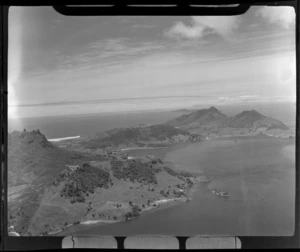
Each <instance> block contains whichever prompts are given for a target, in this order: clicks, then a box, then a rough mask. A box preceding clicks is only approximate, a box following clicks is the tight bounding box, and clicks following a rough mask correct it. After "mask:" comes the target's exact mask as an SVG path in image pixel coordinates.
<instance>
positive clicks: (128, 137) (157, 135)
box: [82, 125, 198, 149]
mask: <svg viewBox="0 0 300 252" xmlns="http://www.w3.org/2000/svg"><path fill="white" fill-rule="evenodd" d="M197 139H198V135H195V134H191V133H189V132H187V131H185V130H182V129H177V128H175V127H172V126H170V125H151V126H147V127H136V128H116V129H112V130H108V131H105V132H103V133H98V134H97V135H96V136H95V137H92V138H90V139H89V140H87V141H85V142H84V143H82V145H84V146H86V147H87V148H90V149H96V148H105V147H134V146H165V145H169V144H173V143H176V142H185V141H196V140H197Z"/></svg>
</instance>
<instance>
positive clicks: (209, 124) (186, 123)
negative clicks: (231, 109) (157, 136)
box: [166, 107, 227, 131]
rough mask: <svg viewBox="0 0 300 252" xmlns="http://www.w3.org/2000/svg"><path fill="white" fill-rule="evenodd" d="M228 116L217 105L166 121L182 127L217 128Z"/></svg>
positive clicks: (168, 123) (190, 128)
mask: <svg viewBox="0 0 300 252" xmlns="http://www.w3.org/2000/svg"><path fill="white" fill-rule="evenodd" d="M226 118H227V116H226V115H224V114H223V113H221V112H220V111H219V110H217V109H216V108H215V107H210V108H208V109H201V110H197V111H194V112H192V113H189V114H184V115H182V116H179V117H177V118H175V119H173V120H170V121H168V122H166V124H167V125H171V126H176V127H180V128H182V129H189V130H192V129H202V130H203V131H205V130H206V129H210V130H211V129H215V128H217V127H219V126H220V125H221V124H222V123H223V121H224V119H226Z"/></svg>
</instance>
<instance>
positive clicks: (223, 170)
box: [60, 138, 295, 236]
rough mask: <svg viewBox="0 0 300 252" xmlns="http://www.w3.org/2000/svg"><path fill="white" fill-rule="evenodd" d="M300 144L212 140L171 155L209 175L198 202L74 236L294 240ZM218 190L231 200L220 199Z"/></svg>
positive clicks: (179, 164) (79, 229)
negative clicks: (280, 237)
mask: <svg viewBox="0 0 300 252" xmlns="http://www.w3.org/2000/svg"><path fill="white" fill-rule="evenodd" d="M294 148H295V144H294V142H293V141H292V140H287V139H272V138H242V139H238V140H237V142H235V141H234V140H233V139H218V140H208V141H204V142H200V143H195V144H193V145H190V146H186V147H184V148H182V149H177V150H174V151H171V152H170V153H168V154H167V155H166V157H165V160H166V161H168V162H169V163H170V165H173V167H174V168H178V169H186V170H189V171H193V172H199V173H202V172H204V173H205V174H207V175H209V176H210V177H211V179H212V180H213V181H212V182H211V183H209V184H206V185H205V184H198V185H197V186H196V187H195V188H194V191H193V194H192V200H191V201H189V202H184V203H178V204H176V205H173V206H169V207H163V208H161V209H156V210H154V211H150V212H148V213H145V214H143V215H142V216H140V217H139V218H137V219H135V220H132V221H130V222H127V223H116V224H110V225H103V224H94V225H89V226H83V225H79V226H76V227H72V228H71V229H69V230H67V232H64V233H61V234H60V235H65V234H74V235H115V236H118V235H137V234H167V235H195V234H201V235H239V236H243V235H260V236H263V235H268V236H270V235H275V236H276V235H292V234H293V230H294V209H295V202H294V197H295V195H294V191H295V189H294V188H295V182H294V180H295V155H294V153H295V149H294ZM213 188H216V189H220V190H225V191H227V192H229V193H230V198H228V199H225V198H218V197H216V196H214V195H213V194H212V193H211V190H212V189H213Z"/></svg>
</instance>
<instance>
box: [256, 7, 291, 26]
mask: <svg viewBox="0 0 300 252" xmlns="http://www.w3.org/2000/svg"><path fill="white" fill-rule="evenodd" d="M255 14H256V15H257V16H261V17H263V18H265V19H266V20H267V21H269V22H270V23H277V24H279V25H281V26H282V27H283V28H286V29H288V28H290V27H291V26H292V25H293V24H294V23H295V10H294V8H293V7H290V6H280V7H279V6H277V7H274V6H263V7H261V8H259V9H258V10H257V11H256V13H255Z"/></svg>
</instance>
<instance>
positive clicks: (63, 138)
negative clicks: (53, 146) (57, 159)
mask: <svg viewBox="0 0 300 252" xmlns="http://www.w3.org/2000/svg"><path fill="white" fill-rule="evenodd" d="M76 138H80V136H70V137H61V138H51V139H48V141H50V142H59V141H64V140H70V139H76Z"/></svg>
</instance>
